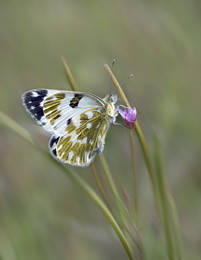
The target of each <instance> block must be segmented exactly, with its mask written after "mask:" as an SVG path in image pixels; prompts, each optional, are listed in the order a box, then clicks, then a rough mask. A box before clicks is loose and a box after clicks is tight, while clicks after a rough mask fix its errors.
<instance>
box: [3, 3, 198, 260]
mask: <svg viewBox="0 0 201 260" xmlns="http://www.w3.org/2000/svg"><path fill="white" fill-rule="evenodd" d="M200 46H201V2H200V1H199V0H191V1H187V0H175V1H172V0H170V1H164V0H160V1H159V0H152V1H147V0H143V1H131V0H125V1H121V0H116V1H114V0H112V1H107V0H102V1H97V0H94V1H78V0H74V1H73V0H69V1H67V0H66V1H64V0H58V1H53V0H49V1H47V0H46V1H45V0H40V1H39V0H30V1H25V0H21V1H14V0H9V1H6V0H1V1H0V109H1V110H2V111H4V112H5V113H6V114H8V115H9V116H10V117H12V118H14V119H15V120H16V121H17V122H18V123H19V124H21V125H22V126H23V127H25V128H26V129H28V131H29V132H30V133H31V135H33V136H34V137H35V138H37V139H38V141H39V142H41V143H43V144H44V146H45V147H46V146H47V142H48V136H47V135H46V134H45V132H43V131H42V130H41V129H40V128H39V127H38V126H37V125H36V124H35V122H34V121H33V120H32V119H31V118H30V117H29V116H28V115H27V114H26V112H25V110H24V108H23V107H22V104H21V98H20V96H21V94H22V93H23V92H24V91H26V90H30V89H33V88H53V89H67V88H68V89H69V87H68V84H67V81H66V78H65V74H64V70H63V67H62V64H61V59H60V57H61V56H63V57H64V58H65V59H66V60H67V62H68V63H69V65H70V68H71V70H72V72H73V74H74V77H75V79H76V81H77V84H78V86H79V88H80V90H82V91H86V92H92V93H94V94H97V95H99V96H102V97H104V96H105V95H106V94H107V93H108V91H109V87H110V80H109V76H108V74H107V73H106V71H105V70H104V67H103V64H104V63H109V64H111V62H112V60H113V58H115V59H116V60H117V63H116V64H115V67H114V73H115V75H116V76H117V78H118V79H119V81H120V82H124V81H125V80H126V78H127V77H128V75H129V74H130V73H134V75H135V76H134V78H133V79H131V80H129V81H128V82H126V83H125V84H124V90H125V92H126V94H127V95H128V97H129V99H130V102H131V104H132V105H133V106H136V107H137V110H138V119H139V122H140V125H141V127H142V129H143V132H144V134H145V136H146V138H147V140H148V142H149V146H150V149H152V139H153V135H154V134H156V135H157V136H158V137H159V139H160V141H161V147H162V151H163V159H164V171H165V175H166V179H167V182H168V183H169V186H170V189H171V192H172V194H173V196H174V198H175V201H176V205H177V208H178V213H179V218H180V225H181V233H182V237H183V245H184V255H185V259H186V260H187V259H191V260H198V259H200V256H201V246H200V245H201V222H200V219H201V200H200V199H201V174H200V167H201V161H200V154H201V153H200V152H201V149H200V148H201V124H200V111H201V110H200V103H201V102H200V99H201V86H200V83H201V80H200V75H201V72H200V71H201V47H200ZM104 154H105V156H106V157H107V159H108V162H109V164H110V167H111V170H112V172H113V176H114V179H115V181H116V182H117V184H118V187H119V188H121V187H124V188H125V189H127V190H128V192H129V193H132V186H131V178H132V177H131V176H132V172H131V161H130V147H129V139H128V133H127V131H126V129H124V128H121V127H116V126H112V127H111V129H110V131H109V133H108V138H107V142H106V147H105V151H104ZM137 167H138V171H139V191H140V212H141V216H142V223H143V225H142V231H143V236H144V246H145V247H146V251H147V259H153V260H155V259H166V257H164V258H162V257H161V255H163V253H161V252H160V247H159V246H158V245H159V244H160V241H159V239H157V235H153V234H154V232H153V230H152V229H153V227H152V222H153V221H154V216H155V213H154V206H153V198H152V196H151V191H150V180H149V177H148V174H147V171H146V168H145V165H144V161H143V160H142V156H141V151H140V149H139V147H138V145H137ZM76 171H77V172H79V173H80V174H81V175H82V177H83V178H84V179H85V180H86V181H87V182H88V183H89V184H90V185H91V186H92V187H93V188H94V189H96V186H95V183H94V180H93V177H92V174H91V171H90V169H89V168H87V169H77V168H76ZM0 255H1V259H4V260H16V259H19V260H25V259H29V260H35V259H43V260H45V259H48V260H54V259H62V260H63V259H73V260H74V259H75V260H77V259H82V260H85V259H86V260H91V259H96V260H99V259H105V260H109V259H126V255H125V252H124V250H123V248H122V245H121V244H120V242H119V241H118V239H117V238H116V236H115V234H114V232H113V231H112V230H111V227H110V226H109V224H108V222H107V221H106V220H105V218H104V216H103V215H102V213H101V212H100V210H99V209H98V208H97V206H96V205H95V204H94V203H93V202H92V201H91V199H90V198H89V197H88V196H87V195H86V194H85V193H84V192H83V191H82V190H80V189H79V188H78V187H76V185H74V184H73V183H72V182H71V181H70V180H68V179H67V178H66V176H64V175H63V173H61V172H60V171H59V170H58V168H56V167H55V166H54V165H53V164H51V162H50V161H48V160H47V159H46V158H44V157H43V156H42V155H41V153H40V152H39V151H37V150H35V149H33V148H32V147H31V146H30V145H28V144H27V143H26V142H25V141H24V140H22V139H21V138H20V137H18V136H17V135H16V134H15V133H13V132H11V131H10V130H8V129H7V128H6V127H4V126H3V125H0Z"/></svg>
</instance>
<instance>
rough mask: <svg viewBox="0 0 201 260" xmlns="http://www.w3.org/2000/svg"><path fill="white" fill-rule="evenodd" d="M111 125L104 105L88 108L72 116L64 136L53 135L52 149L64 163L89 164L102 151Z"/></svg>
mask: <svg viewBox="0 0 201 260" xmlns="http://www.w3.org/2000/svg"><path fill="white" fill-rule="evenodd" d="M109 125H110V122H109V120H108V119H107V116H106V111H105V108H104V107H99V108H93V109H88V110H87V111H85V112H83V113H81V114H79V115H75V116H74V117H72V120H71V122H70V123H69V125H68V126H67V127H66V129H65V131H66V133H65V134H64V135H63V136H61V137H58V136H52V138H51V139H50V142H49V148H50V151H51V153H52V154H53V156H55V157H56V158H57V159H59V160H60V161H62V162H63V163H68V164H71V165H75V166H81V167H85V166H88V165H89V164H90V163H91V162H92V161H93V159H94V158H95V156H96V155H97V154H99V153H102V151H103V149H104V144H105V137H106V133H107V130H108V128H109Z"/></svg>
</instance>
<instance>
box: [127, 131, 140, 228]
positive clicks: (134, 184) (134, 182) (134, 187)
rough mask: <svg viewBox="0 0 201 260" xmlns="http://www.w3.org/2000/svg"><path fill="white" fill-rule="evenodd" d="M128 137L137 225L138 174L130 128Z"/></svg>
mask: <svg viewBox="0 0 201 260" xmlns="http://www.w3.org/2000/svg"><path fill="white" fill-rule="evenodd" d="M129 139H130V148H131V160H132V168H133V196H134V199H133V201H134V215H135V220H136V225H138V221H139V219H138V217H139V214H138V200H139V199H138V174H137V168H136V160H135V143H134V137H133V133H132V130H129Z"/></svg>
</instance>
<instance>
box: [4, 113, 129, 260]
mask: <svg viewBox="0 0 201 260" xmlns="http://www.w3.org/2000/svg"><path fill="white" fill-rule="evenodd" d="M0 120H1V121H2V122H3V123H4V124H5V125H6V126H7V127H9V128H10V129H11V130H13V131H14V132H15V133H17V134H18V135H19V136H21V137H22V138H23V139H24V140H26V141H27V142H28V143H29V144H31V145H33V146H34V147H35V148H37V149H39V150H40V151H41V152H42V153H43V154H44V155H45V156H47V157H48V158H50V159H51V161H52V162H53V163H54V164H55V165H57V166H58V167H59V168H60V169H62V171H63V172H64V173H65V174H66V175H67V176H68V177H69V178H70V179H71V180H72V181H73V182H74V183H77V184H78V185H79V186H80V187H81V188H82V189H83V190H85V192H86V193H87V194H88V195H89V197H90V198H91V199H92V200H93V201H94V202H95V203H96V205H97V206H98V207H99V208H100V209H101V210H102V212H103V213H104V215H105V217H106V218H107V219H108V221H109V222H110V224H111V225H112V227H113V228H114V230H115V232H116V234H117V236H118V237H119V239H120V241H121V243H122V245H123V247H124V249H125V251H126V252H127V255H128V258H129V259H130V260H133V256H132V249H131V248H130V245H129V243H128V242H127V240H126V238H125V236H124V234H123V232H122V231H121V229H120V227H119V225H118V224H117V222H116V221H115V219H114V217H113V216H112V214H111V213H110V211H109V210H108V208H107V207H106V206H105V204H104V203H103V202H102V200H101V199H100V198H99V197H98V195H97V194H96V193H95V192H94V191H93V189H92V188H91V187H90V186H89V185H88V184H87V183H86V182H85V181H84V180H83V179H81V178H80V176H79V175H78V174H76V173H75V172H74V171H72V170H69V169H67V168H66V167H65V166H64V165H63V164H61V163H59V162H58V161H56V160H54V159H53V158H52V156H51V155H50V154H49V152H47V151H46V150H44V149H43V148H42V147H40V146H39V145H37V144H36V143H35V142H34V140H33V139H32V138H31V137H30V135H29V134H28V133H27V131H26V130H25V129H24V128H23V127H21V126H20V125H18V124H17V123H16V122H15V121H14V120H13V119H11V118H10V117H8V116H7V115H5V114H4V113H3V112H1V111H0Z"/></svg>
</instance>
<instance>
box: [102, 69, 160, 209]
mask: <svg viewBox="0 0 201 260" xmlns="http://www.w3.org/2000/svg"><path fill="white" fill-rule="evenodd" d="M104 66H105V68H106V70H107V71H108V73H109V75H110V77H111V79H112V81H113V83H114V86H115V87H116V89H117V91H118V93H119V95H120V97H121V98H122V100H123V101H124V102H125V104H126V106H128V107H131V105H130V103H129V101H128V99H127V97H126V95H125V94H124V92H123V90H122V88H121V86H120V84H119V82H118V81H117V79H116V78H115V76H114V74H113V73H112V71H111V69H110V67H109V66H108V65H107V64H105V65H104ZM134 128H135V132H136V134H137V137H138V140H139V142H140V145H141V148H142V152H143V156H144V159H145V163H146V166H147V169H148V173H149V176H150V179H151V183H152V190H153V193H154V197H155V201H156V206H157V208H158V210H159V207H160V206H159V197H158V192H157V189H156V182H155V178H154V167H153V164H152V161H151V157H150V154H149V150H148V146H147V144H146V141H145V137H144V135H143V133H142V130H141V128H140V125H139V123H138V122H137V121H136V122H135V126H134Z"/></svg>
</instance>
